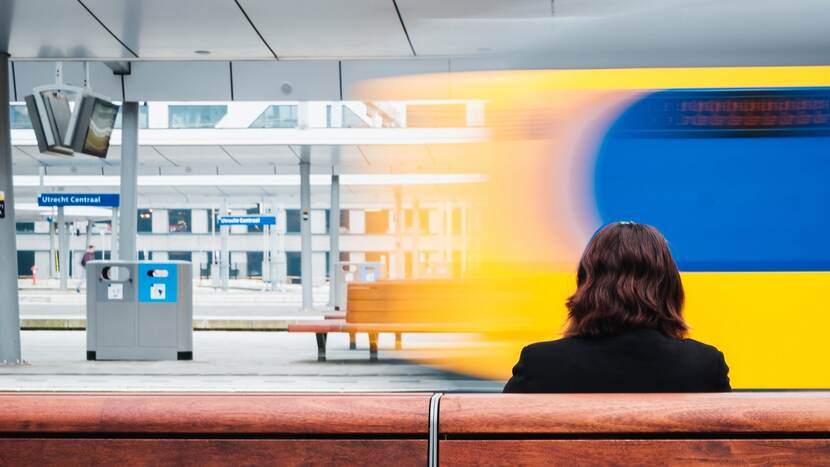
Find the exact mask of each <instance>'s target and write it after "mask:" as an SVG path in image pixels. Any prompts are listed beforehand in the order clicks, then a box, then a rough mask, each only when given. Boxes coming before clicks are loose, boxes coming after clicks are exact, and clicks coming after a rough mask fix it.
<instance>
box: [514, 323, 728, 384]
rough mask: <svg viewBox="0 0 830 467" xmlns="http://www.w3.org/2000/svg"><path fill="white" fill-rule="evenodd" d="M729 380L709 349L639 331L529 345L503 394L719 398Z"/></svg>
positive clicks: (715, 352) (723, 363) (715, 351)
mask: <svg viewBox="0 0 830 467" xmlns="http://www.w3.org/2000/svg"><path fill="white" fill-rule="evenodd" d="M728 374H729V367H727V366H726V361H724V358H723V354H722V353H721V352H720V351H719V350H718V349H716V348H714V347H712V346H711V345H706V344H702V343H700V342H698V341H695V340H692V339H673V338H671V337H667V336H665V335H663V334H662V333H660V332H658V331H654V330H650V329H638V330H633V331H628V332H625V333H622V334H617V335H613V336H604V337H594V338H583V337H566V338H564V339H559V340H555V341H549V342H538V343H536V344H531V345H528V346H527V347H525V348H524V349H522V353H521V356H520V357H519V362H518V363H516V366H515V367H513V377H512V378H510V381H508V382H507V385H506V386H505V387H504V392H720V391H731V388H730V387H729V376H728Z"/></svg>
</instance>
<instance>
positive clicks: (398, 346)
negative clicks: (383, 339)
mask: <svg viewBox="0 0 830 467" xmlns="http://www.w3.org/2000/svg"><path fill="white" fill-rule="evenodd" d="M395 350H401V333H399V332H396V333H395Z"/></svg>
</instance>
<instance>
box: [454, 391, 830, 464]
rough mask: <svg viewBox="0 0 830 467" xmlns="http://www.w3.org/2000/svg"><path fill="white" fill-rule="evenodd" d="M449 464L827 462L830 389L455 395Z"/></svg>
mask: <svg viewBox="0 0 830 467" xmlns="http://www.w3.org/2000/svg"><path fill="white" fill-rule="evenodd" d="M439 420H440V434H441V441H440V447H439V456H440V460H441V463H442V464H446V465H476V464H479V465H480V464H488V465H516V464H525V465H527V464H554V465H557V464H562V465H566V464H567V465H571V464H574V463H578V464H583V465H603V464H611V463H624V464H634V465H661V464H666V463H670V464H671V463H674V464H712V465H722V464H731V463H742V464H743V463H745V464H765V465H817V464H828V463H830V393H827V392H815V393H803V392H802V393H799V392H794V393H728V394H545V395H508V394H448V395H445V396H444V397H442V399H441V410H440V418H439Z"/></svg>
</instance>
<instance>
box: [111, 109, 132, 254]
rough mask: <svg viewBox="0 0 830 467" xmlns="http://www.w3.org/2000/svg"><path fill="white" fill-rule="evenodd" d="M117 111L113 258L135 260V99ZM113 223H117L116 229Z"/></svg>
mask: <svg viewBox="0 0 830 467" xmlns="http://www.w3.org/2000/svg"><path fill="white" fill-rule="evenodd" d="M121 112H122V120H121V122H122V123H121V125H122V130H121V190H120V194H121V207H120V216H118V217H119V218H118V223H117V224H116V223H115V219H113V245H112V251H113V258H118V259H121V260H124V261H136V260H137V259H138V250H137V249H136V239H137V237H138V102H124V104H123V105H122V106H121ZM116 225H118V227H117V231H116ZM116 238H117V239H118V241H117V243H116V242H115V240H116ZM116 252H118V253H116Z"/></svg>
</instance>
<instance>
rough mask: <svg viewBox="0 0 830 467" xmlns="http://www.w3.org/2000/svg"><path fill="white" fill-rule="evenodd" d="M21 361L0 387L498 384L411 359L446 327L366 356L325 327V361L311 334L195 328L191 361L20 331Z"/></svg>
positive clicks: (459, 387) (440, 339)
mask: <svg viewBox="0 0 830 467" xmlns="http://www.w3.org/2000/svg"><path fill="white" fill-rule="evenodd" d="M21 339H22V347H23V358H24V359H25V360H26V361H27V362H28V364H27V365H22V366H0V391H188V392H199V391H231V392H236V391H252V392H260V391H262V392H265V391H268V392H271V391H303V392H307V391H312V392H340V391H500V390H501V388H502V387H503V385H504V382H503V381H486V380H480V379H476V378H472V377H467V376H464V375H459V374H455V373H449V372H445V371H441V370H439V369H436V368H432V367H430V366H425V365H419V364H415V363H413V362H412V361H411V360H410V359H411V358H412V357H416V356H417V357H419V358H423V357H425V356H428V355H429V354H430V353H431V352H436V351H437V350H433V349H436V348H438V347H452V346H454V345H459V341H458V337H453V336H449V335H416V334H413V335H405V336H404V341H403V343H404V350H402V351H395V350H391V349H392V348H393V344H394V341H393V338H392V336H391V335H382V336H381V339H380V352H379V356H380V361H379V362H369V361H368V350H367V349H368V342H367V340H366V336H365V335H359V336H358V349H357V350H348V336H347V335H345V334H331V335H330V336H329V341H328V361H326V362H318V361H317V360H316V356H317V348H316V344H315V338H314V335H313V334H293V333H286V332H239V331H237V332H226V331H202V332H195V333H194V360H193V361H164V362H104V361H94V362H90V361H86V360H85V354H86V335H85V333H84V331H23V332H22V336H21Z"/></svg>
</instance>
